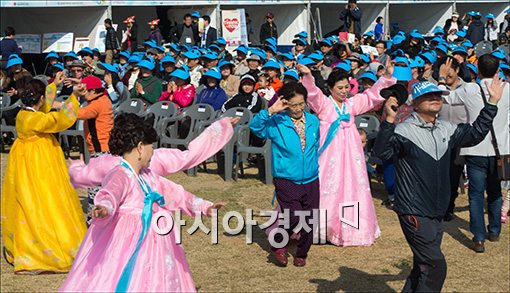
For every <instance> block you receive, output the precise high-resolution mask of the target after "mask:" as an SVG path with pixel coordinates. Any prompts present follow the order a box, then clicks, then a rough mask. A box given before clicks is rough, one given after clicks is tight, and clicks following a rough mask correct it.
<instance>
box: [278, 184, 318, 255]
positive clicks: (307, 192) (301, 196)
mask: <svg viewBox="0 0 510 293" xmlns="http://www.w3.org/2000/svg"><path fill="white" fill-rule="evenodd" d="M273 182H274V185H275V188H276V199H277V200H278V204H279V205H280V208H281V210H282V211H283V210H285V209H288V210H289V224H290V229H288V230H287V233H288V235H289V238H290V235H292V233H293V232H292V229H294V228H295V227H296V226H297V224H298V223H299V217H298V216H296V215H295V211H310V216H307V217H306V221H307V223H308V225H309V226H310V228H313V227H311V225H310V224H309V221H310V219H311V218H312V214H313V210H314V209H319V179H316V180H314V181H312V182H310V183H307V184H296V183H294V182H292V181H290V180H286V179H279V178H275V179H274V180H273ZM299 234H300V238H299V242H298V247H297V252H296V257H300V258H306V257H307V255H308V251H309V250H310V247H311V246H312V244H313V229H312V230H310V232H306V231H304V230H301V231H300V232H299ZM274 239H275V241H276V242H277V243H280V242H282V241H283V236H282V235H280V234H276V235H275V237H274ZM272 250H273V251H276V248H274V247H272Z"/></svg>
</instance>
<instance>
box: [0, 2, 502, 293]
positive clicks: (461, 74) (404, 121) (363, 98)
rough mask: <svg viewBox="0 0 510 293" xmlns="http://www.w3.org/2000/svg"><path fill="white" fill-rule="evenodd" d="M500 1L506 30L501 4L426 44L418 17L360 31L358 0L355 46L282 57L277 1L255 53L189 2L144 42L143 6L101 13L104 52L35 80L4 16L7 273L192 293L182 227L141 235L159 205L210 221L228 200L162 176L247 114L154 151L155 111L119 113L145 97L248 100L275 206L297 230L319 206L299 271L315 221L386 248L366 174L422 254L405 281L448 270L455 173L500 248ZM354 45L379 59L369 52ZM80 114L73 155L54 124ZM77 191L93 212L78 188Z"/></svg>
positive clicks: (410, 286)
mask: <svg viewBox="0 0 510 293" xmlns="http://www.w3.org/2000/svg"><path fill="white" fill-rule="evenodd" d="M505 13H506V16H505V22H504V23H502V24H501V25H500V26H499V27H498V26H497V25H496V23H495V21H494V15H492V14H488V15H486V16H485V18H486V19H487V24H486V25H483V23H482V22H481V18H482V15H481V14H480V13H479V12H476V11H471V12H468V13H467V18H466V19H463V20H459V15H458V14H457V13H454V14H453V15H452V18H451V19H450V20H448V21H447V22H446V24H445V26H444V27H436V28H435V29H434V36H433V37H432V38H426V37H425V36H424V35H422V34H421V33H420V32H419V31H418V30H416V29H414V30H412V31H410V32H403V31H398V32H395V33H392V34H391V35H392V36H393V37H392V38H391V39H387V38H388V37H389V35H390V34H388V33H386V32H385V31H384V28H383V19H382V18H381V17H379V18H378V19H377V22H376V26H375V30H374V31H369V32H367V33H364V34H361V32H360V30H361V27H360V19H361V10H360V8H359V7H358V6H357V5H356V1H353V0H351V1H349V4H348V5H347V6H346V7H345V10H344V11H342V13H341V14H340V19H341V20H343V21H344V24H343V25H342V27H341V28H340V29H339V31H340V33H344V32H352V33H353V34H354V35H355V38H354V41H353V42H348V41H347V40H346V39H344V38H341V35H340V36H339V35H338V34H332V35H331V34H329V36H325V37H324V38H322V39H321V40H320V41H318V42H314V43H311V42H310V38H309V35H308V34H307V32H306V31H301V32H296V34H295V36H294V40H293V41H292V43H293V44H294V46H293V47H292V49H291V51H289V52H283V53H282V52H279V49H278V32H277V27H276V24H275V22H274V17H275V16H274V15H273V14H272V13H268V14H267V15H266V23H264V24H263V29H261V34H260V37H261V44H262V45H261V46H260V47H250V46H247V45H240V46H238V47H237V48H235V49H234V50H232V51H228V50H227V42H226V41H225V39H224V38H222V37H221V36H218V34H217V30H216V29H215V28H213V27H211V26H210V17H209V16H207V15H205V16H200V14H198V12H193V13H191V14H186V15H185V16H184V17H183V23H182V24H179V25H177V26H175V27H174V28H173V29H172V30H170V34H169V35H168V36H163V35H162V34H161V32H160V31H159V29H158V23H159V20H157V19H156V20H153V21H151V22H149V23H148V25H150V27H151V32H150V35H149V37H148V38H147V39H146V40H144V42H143V43H140V44H139V42H138V36H137V24H136V17H135V16H131V17H129V18H127V19H126V20H124V23H125V24H126V28H127V29H126V31H125V32H124V34H123V36H122V39H121V41H120V42H119V41H118V39H117V38H116V32H115V30H114V29H113V26H112V22H111V20H110V19H107V20H105V27H106V29H107V34H106V39H105V48H106V51H105V53H104V54H102V53H101V52H99V50H97V49H94V48H88V47H86V48H83V49H81V50H80V51H78V52H73V51H71V52H68V53H65V54H58V53H56V52H50V53H49V54H47V55H46V58H45V60H44V62H45V63H46V70H45V76H43V77H41V76H37V77H36V78H34V77H33V76H32V74H31V73H30V72H29V71H28V70H27V69H25V68H24V67H23V65H24V61H23V58H22V57H23V54H22V52H21V51H20V50H19V48H18V47H17V46H16V45H15V41H14V39H13V36H14V35H15V31H14V29H13V28H12V27H7V28H6V30H5V34H6V38H4V39H3V40H2V41H1V43H0V45H1V50H2V52H1V53H2V56H3V60H6V62H5V64H4V68H2V71H1V76H0V78H1V90H2V92H3V93H4V94H5V95H7V96H9V97H10V99H11V103H12V104H14V103H20V107H18V108H14V109H11V110H9V111H7V112H4V113H2V119H5V121H6V123H8V124H11V125H16V130H17V138H16V139H15V140H14V143H13V144H12V146H11V148H10V153H9V158H8V164H7V170H6V175H5V179H4V182H3V188H2V235H3V243H4V256H5V257H6V259H7V261H8V262H9V263H11V264H12V265H13V266H14V271H15V273H20V274H22V273H26V274H39V273H44V272H70V273H69V275H68V277H67V280H66V282H65V283H64V285H63V286H62V287H61V288H60V290H62V291H95V290H101V291H126V290H129V291H194V290H195V287H194V284H193V280H192V279H191V274H190V271H189V268H188V265H187V263H186V260H185V256H184V251H183V250H182V247H180V246H178V245H176V244H175V239H174V235H173V234H170V235H169V236H168V237H161V236H160V235H158V234H157V233H155V232H154V231H153V230H152V229H149V225H150V222H151V218H152V213H153V211H154V212H157V211H158V210H162V209H165V210H169V211H175V210H182V211H184V212H185V213H187V214H189V215H192V216H196V215H201V214H203V215H205V216H210V215H211V214H212V213H213V210H214V209H219V208H221V207H223V206H224V205H225V203H223V202H219V203H212V202H209V201H207V200H204V199H201V198H198V197H196V196H195V195H193V194H191V193H189V192H187V191H186V190H185V189H184V188H183V187H182V186H180V185H177V184H175V183H173V182H171V181H169V180H167V179H165V178H163V177H162V176H167V175H169V174H172V173H175V172H178V171H181V170H186V169H189V168H191V167H193V166H196V165H198V164H200V163H201V162H202V161H204V160H207V159H208V158H210V157H211V156H212V155H214V154H215V153H217V152H218V151H219V150H221V149H222V147H223V146H224V145H225V144H226V143H228V141H229V140H230V139H231V138H232V135H233V132H234V129H233V128H234V127H235V124H236V123H237V122H238V119H236V118H222V119H219V120H218V121H216V122H215V123H213V124H212V125H211V126H209V127H207V128H206V129H205V130H204V132H203V133H202V134H200V135H199V136H198V137H197V138H195V140H193V141H192V142H191V143H190V145H189V147H188V149H187V150H185V151H182V150H179V149H167V148H159V149H155V150H154V149H153V144H154V143H155V142H157V141H158V134H157V132H156V130H155V129H154V128H153V126H152V123H150V122H148V121H147V120H144V119H143V118H141V117H139V116H137V115H135V114H118V115H117V116H115V115H114V112H115V109H116V108H117V107H118V106H119V105H121V104H123V103H129V101H130V100H131V99H134V98H137V99H141V100H142V101H143V103H144V104H145V107H150V106H151V105H153V104H155V103H158V102H160V101H166V102H171V103H173V104H175V106H176V107H177V108H178V109H180V110H182V109H185V108H187V107H189V106H190V105H192V104H195V103H199V104H209V105H211V106H212V108H214V110H216V111H218V113H222V112H226V111H227V110H228V109H231V108H234V107H242V108H246V109H248V110H249V111H251V112H252V113H253V114H254V118H253V120H252V121H251V122H250V124H249V127H250V130H251V132H252V139H250V141H251V143H252V144H253V145H255V146H261V145H262V144H263V143H264V140H271V142H272V160H273V162H272V166H273V169H272V172H273V177H274V185H275V197H276V201H277V203H278V205H277V207H275V209H277V210H278V211H283V210H289V211H290V213H291V216H290V225H289V226H288V227H286V228H289V231H290V232H289V233H290V234H292V233H293V232H292V229H294V228H295V227H296V226H298V224H299V217H298V216H297V215H296V212H299V211H310V212H312V211H313V210H314V209H318V208H320V209H324V210H326V211H327V214H326V219H325V220H324V223H321V225H319V226H320V229H319V230H318V231H308V232H307V231H304V230H301V231H299V232H297V233H294V235H292V238H293V239H296V240H297V241H298V250H297V253H296V255H295V257H294V261H293V264H294V265H295V266H298V267H301V266H305V265H306V262H307V256H308V252H309V250H310V248H311V246H312V242H313V241H312V240H313V234H314V233H319V234H320V235H321V236H322V237H324V238H326V239H327V240H328V242H329V243H331V244H333V245H337V246H370V245H373V244H374V243H375V242H376V240H377V238H379V237H380V236H381V231H380V229H379V225H378V221H377V216H376V213H375V206H374V201H373V198H372V193H371V189H370V180H371V178H370V176H369V174H373V173H376V172H380V173H382V176H383V178H384V184H385V187H386V191H387V199H386V200H385V201H384V202H383V203H384V204H385V205H386V206H387V207H388V208H390V209H393V210H395V212H396V213H397V214H398V218H399V221H400V225H401V228H402V231H403V233H404V236H405V238H406V240H407V242H408V244H409V246H410V248H411V250H412V253H413V269H412V271H411V274H410V276H409V277H408V279H407V280H406V284H405V287H404V291H406V292H408V291H409V292H415V291H434V292H436V291H440V290H441V288H442V286H443V282H444V280H445V278H446V261H445V258H444V254H443V252H442V250H441V240H442V235H443V225H444V222H445V221H447V222H448V221H451V220H452V219H453V218H454V217H455V214H454V212H455V209H454V208H455V199H456V197H457V195H458V186H459V181H460V179H461V178H465V180H466V181H467V182H468V183H467V186H468V198H469V214H470V219H469V222H470V232H471V233H472V234H473V238H472V249H473V250H474V251H476V252H478V253H482V252H484V250H485V240H486V239H488V240H489V241H491V242H498V241H499V237H500V233H501V229H502V223H505V222H506V221H507V215H508V214H507V213H508V210H509V202H510V190H509V186H508V181H502V179H505V180H508V178H502V177H501V176H499V175H498V169H497V168H498V164H497V161H498V159H500V157H502V156H505V155H510V146H509V141H510V130H509V117H510V116H509V108H510V105H509V84H508V82H507V81H508V80H509V78H510V66H509V61H510V60H509V57H508V49H506V51H505V49H504V45H508V44H509V40H510V10H507V11H506V12H505ZM200 18H202V21H203V23H204V27H203V29H199V26H198V25H197V23H198V20H199V19H200ZM386 39H387V40H386ZM166 41H169V42H168V43H166ZM485 41H487V42H488V46H490V47H491V48H490V49H489V51H488V52H486V53H483V54H478V55H477V54H476V52H475V46H476V45H477V44H478V43H480V42H485ZM362 45H369V46H373V47H374V48H375V51H376V52H377V54H376V53H375V52H373V53H366V52H363V50H362V47H361V46H362ZM498 46H499V47H498ZM506 48H508V47H506ZM62 96H63V97H64V98H63V99H57V97H62ZM80 104H81V106H80ZM383 105H384V107H383ZM363 114H365V115H366V114H368V115H373V116H374V117H377V119H379V120H380V121H381V128H380V131H379V134H378V137H377V139H376V140H375V143H371V144H367V141H366V139H367V133H366V132H365V131H364V129H363V127H361V126H360V125H357V124H356V123H355V117H356V116H358V115H363ZM77 120H81V121H83V129H84V133H85V138H86V145H87V148H88V151H89V152H90V153H91V157H92V158H91V160H90V162H89V163H88V164H85V163H84V162H83V161H73V162H71V163H70V164H68V165H66V161H65V157H64V154H63V152H62V149H61V148H60V146H59V144H58V142H57V140H56V138H55V135H54V134H55V133H58V132H61V131H63V130H66V129H68V128H70V127H71V126H72V125H73V124H75V122H76V121H77ZM489 133H490V134H489ZM3 139H4V142H6V141H8V139H9V137H8V135H4V137H3ZM7 143H8V142H7ZM369 145H373V149H371V148H369V147H368V146H369ZM184 154H185V155H184ZM369 154H372V155H375V156H377V157H379V158H380V159H381V164H379V165H380V166H378V167H377V170H378V171H377V170H374V168H373V166H371V164H368V162H367V159H366V158H367V157H369ZM259 159H260V158H259ZM85 187H86V188H89V190H88V196H89V210H88V213H87V215H88V219H87V221H85V219H84V217H83V213H82V210H81V207H80V204H79V201H78V197H77V194H76V191H75V188H85ZM502 189H505V190H506V191H505V194H502V191H501V190H502ZM485 192H487V211H488V215H489V217H488V220H489V223H488V225H486V223H485V220H484V202H485V199H484V194H485ZM170 196H171V197H170ZM346 202H357V203H358V204H359V226H358V227H354V226H351V225H345V224H344V223H342V221H341V219H342V217H344V215H342V214H341V210H340V208H339V207H340V206H341V205H342V204H343V203H346ZM154 203H156V204H155V205H154V206H153V204H154ZM308 219H309V217H308ZM140 220H141V221H140ZM87 226H88V228H87ZM133 232H134V233H133ZM280 236H281V235H280ZM280 236H277V237H276V238H275V240H277V241H278V242H280V241H282V237H280ZM318 249H319V248H318ZM272 251H273V257H274V261H275V263H276V264H277V265H280V266H286V265H287V263H288V253H287V250H286V248H285V247H284V248H277V247H273V248H272ZM92 268H93V269H92ZM147 271H152V272H153V273H151V274H146V273H145V272H147Z"/></svg>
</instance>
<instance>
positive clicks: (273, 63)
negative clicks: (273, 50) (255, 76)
mask: <svg viewBox="0 0 510 293" xmlns="http://www.w3.org/2000/svg"><path fill="white" fill-rule="evenodd" d="M268 68H274V69H280V63H278V62H276V61H274V60H268V61H267V62H266V64H264V66H262V69H268Z"/></svg>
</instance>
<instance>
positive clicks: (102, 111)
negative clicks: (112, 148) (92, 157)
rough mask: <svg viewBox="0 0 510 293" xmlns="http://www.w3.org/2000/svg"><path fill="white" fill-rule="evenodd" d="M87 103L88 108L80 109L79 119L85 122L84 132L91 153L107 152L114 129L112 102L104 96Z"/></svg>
mask: <svg viewBox="0 0 510 293" xmlns="http://www.w3.org/2000/svg"><path fill="white" fill-rule="evenodd" d="M87 102H88V105H87V106H85V107H83V108H79V109H78V119H79V120H85V125H84V132H85V138H86V140H87V146H88V149H89V152H90V153H97V152H106V151H108V150H109V148H108V140H109V139H110V131H111V130H112V128H113V109H112V102H111V101H110V98H108V96H105V95H103V94H101V95H99V96H96V97H95V98H92V99H91V100H89V101H87Z"/></svg>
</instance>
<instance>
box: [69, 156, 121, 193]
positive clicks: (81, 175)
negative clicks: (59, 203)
mask: <svg viewBox="0 0 510 293" xmlns="http://www.w3.org/2000/svg"><path fill="white" fill-rule="evenodd" d="M120 160H121V157H119V156H113V155H109V154H106V155H102V156H99V157H96V158H91V159H90V161H89V163H88V164H85V162H83V161H81V160H74V161H72V162H71V163H70V164H69V166H68V169H69V176H70V177H71V184H72V185H73V186H74V188H87V187H92V186H98V185H100V184H101V182H102V181H103V179H104V178H105V176H106V174H108V172H110V171H111V170H112V169H113V168H114V167H115V166H118V165H119V164H120Z"/></svg>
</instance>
